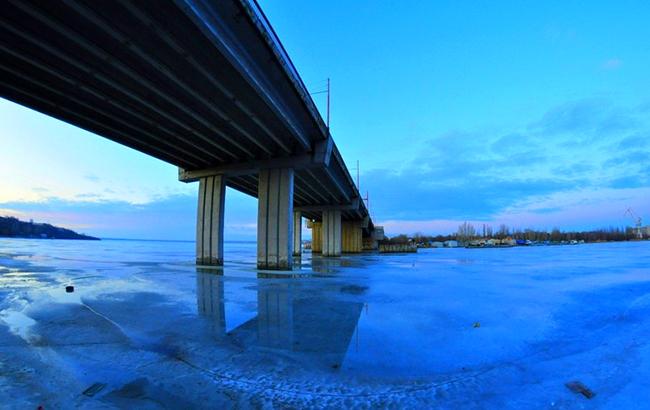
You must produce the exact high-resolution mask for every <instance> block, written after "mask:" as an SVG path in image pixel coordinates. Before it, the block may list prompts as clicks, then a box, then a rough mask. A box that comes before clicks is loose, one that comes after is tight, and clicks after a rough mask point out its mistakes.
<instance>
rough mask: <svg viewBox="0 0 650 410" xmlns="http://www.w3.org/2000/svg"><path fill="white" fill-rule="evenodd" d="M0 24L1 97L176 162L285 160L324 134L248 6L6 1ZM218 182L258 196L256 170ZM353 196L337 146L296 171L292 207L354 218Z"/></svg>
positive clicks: (358, 209)
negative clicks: (336, 208) (321, 160)
mask: <svg viewBox="0 0 650 410" xmlns="http://www.w3.org/2000/svg"><path fill="white" fill-rule="evenodd" d="M0 22H1V23H2V24H0V95H1V96H2V97H3V98H6V99H9V100H12V101H15V102H17V103H19V104H22V105H25V106H27V107H30V108H33V109H35V110H37V111H40V112H43V113H45V114H48V115H50V116H53V117H56V118H58V119H61V120H63V121H66V122H68V123H71V124H74V125H76V126H79V127H81V128H84V129H87V130H89V131H91V132H93V133H96V134H98V135H100V136H102V137H105V138H108V139H111V140H113V141H116V142H118V143H121V144H124V145H126V146H129V147H131V148H133V149H136V150H138V151H141V152H144V153H146V154H149V155H151V156H154V157H156V158H158V159H160V160H163V161H165V162H168V163H170V164H174V165H176V166H178V167H180V168H183V169H186V170H190V171H191V170H201V169H205V168H214V167H227V166H233V165H234V166H236V165H237V164H251V163H272V161H278V160H280V161H284V163H287V162H291V161H292V160H293V159H294V158H304V157H305V156H309V155H312V154H313V153H314V151H315V150H316V149H317V148H316V147H318V146H319V145H318V144H319V143H321V144H322V143H323V141H327V140H328V138H329V131H328V130H327V128H326V126H325V124H324V123H323V121H322V118H321V117H320V114H319V113H318V111H317V110H316V108H315V106H314V104H313V101H312V100H311V98H310V96H309V94H308V92H307V90H306V89H305V87H304V85H303V84H302V82H301V80H300V77H299V76H298V74H297V73H296V71H295V68H294V67H293V65H292V64H291V61H290V60H289V59H288V57H287V56H286V53H285V52H284V49H283V48H282V46H281V44H280V43H279V41H278V39H277V37H276V36H275V34H274V33H273V30H272V29H271V28H270V25H269V24H268V22H267V21H266V19H265V18H264V16H263V14H261V11H260V10H259V8H258V7H257V5H256V3H249V2H248V1H247V0H224V1H208V0H177V1H169V2H155V7H154V3H150V2H132V1H128V0H115V1H110V2H95V1H90V0H64V1H49V2H44V1H29V0H27V1H26V0H5V1H3V2H0ZM228 185H229V186H231V187H232V188H234V189H237V190H239V191H241V192H245V193H247V194H250V195H253V196H257V174H256V173H255V172H249V173H246V172H243V173H242V172H239V173H236V174H233V175H231V176H229V178H228ZM358 198H359V192H358V190H357V188H356V186H355V184H354V182H353V180H352V178H351V177H350V173H349V171H348V169H347V167H346V166H345V164H344V162H343V160H342V158H341V155H340V153H339V151H338V149H337V148H336V146H335V145H334V146H333V149H332V155H331V159H330V161H329V162H328V163H327V164H326V165H323V166H305V167H300V168H297V169H296V174H295V190H294V205H295V206H299V207H306V208H305V209H310V208H309V207H310V206H317V205H318V206H322V205H345V204H351V203H352V204H358V205H355V207H353V208H354V209H346V210H344V211H343V218H344V219H359V218H364V217H366V216H368V212H367V209H366V207H365V205H364V204H363V201H359V200H358ZM355 199H356V202H355ZM304 214H305V216H307V217H309V218H313V219H320V213H319V212H313V211H309V210H307V211H305V213H304Z"/></svg>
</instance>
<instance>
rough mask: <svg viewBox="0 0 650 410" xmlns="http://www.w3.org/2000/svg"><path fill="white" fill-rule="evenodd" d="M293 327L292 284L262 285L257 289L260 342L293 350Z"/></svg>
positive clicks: (262, 344) (268, 345)
mask: <svg viewBox="0 0 650 410" xmlns="http://www.w3.org/2000/svg"><path fill="white" fill-rule="evenodd" d="M293 327H294V323H293V296H292V292H291V288H290V285H288V284H281V285H277V286H269V287H261V288H260V289H259V290H258V291H257V331H258V342H259V344H260V345H261V346H266V347H274V348H278V349H289V350H291V349H292V347H293Z"/></svg>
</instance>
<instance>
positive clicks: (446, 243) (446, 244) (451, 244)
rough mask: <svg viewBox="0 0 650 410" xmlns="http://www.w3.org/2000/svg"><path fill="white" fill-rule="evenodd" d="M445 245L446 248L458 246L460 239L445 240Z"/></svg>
mask: <svg viewBox="0 0 650 410" xmlns="http://www.w3.org/2000/svg"><path fill="white" fill-rule="evenodd" d="M445 247H446V248H457V247H458V241H445Z"/></svg>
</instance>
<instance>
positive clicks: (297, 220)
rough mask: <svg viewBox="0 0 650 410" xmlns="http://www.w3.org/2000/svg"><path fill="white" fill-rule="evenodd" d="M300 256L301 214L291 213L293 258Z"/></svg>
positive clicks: (297, 212) (298, 212)
mask: <svg viewBox="0 0 650 410" xmlns="http://www.w3.org/2000/svg"><path fill="white" fill-rule="evenodd" d="M300 255H302V212H300V211H294V212H293V256H300Z"/></svg>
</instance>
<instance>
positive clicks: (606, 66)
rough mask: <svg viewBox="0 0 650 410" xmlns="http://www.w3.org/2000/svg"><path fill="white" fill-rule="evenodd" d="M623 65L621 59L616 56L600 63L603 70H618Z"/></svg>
mask: <svg viewBox="0 0 650 410" xmlns="http://www.w3.org/2000/svg"><path fill="white" fill-rule="evenodd" d="M621 66H623V61H621V60H620V59H618V58H610V59H609V60H606V61H605V62H603V64H601V68H602V69H603V70H618V69H619V68H621Z"/></svg>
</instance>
